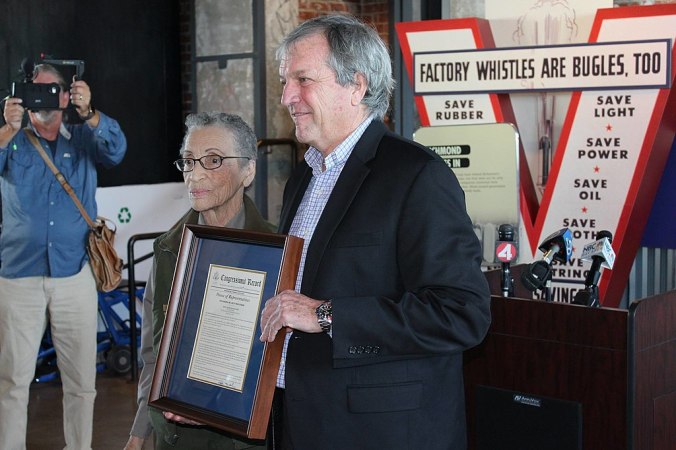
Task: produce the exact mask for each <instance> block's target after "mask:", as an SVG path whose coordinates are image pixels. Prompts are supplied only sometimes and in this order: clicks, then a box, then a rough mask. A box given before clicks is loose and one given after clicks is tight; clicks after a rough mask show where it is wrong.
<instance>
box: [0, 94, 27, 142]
mask: <svg viewBox="0 0 676 450" xmlns="http://www.w3.org/2000/svg"><path fill="white" fill-rule="evenodd" d="M22 102H23V100H21V99H20V98H16V97H8V98H6V99H5V109H4V111H3V116H4V118H5V122H7V125H9V126H10V128H11V129H12V131H13V132H14V133H16V132H17V131H19V130H20V129H21V121H22V120H23V113H24V107H23V106H21V103H22Z"/></svg>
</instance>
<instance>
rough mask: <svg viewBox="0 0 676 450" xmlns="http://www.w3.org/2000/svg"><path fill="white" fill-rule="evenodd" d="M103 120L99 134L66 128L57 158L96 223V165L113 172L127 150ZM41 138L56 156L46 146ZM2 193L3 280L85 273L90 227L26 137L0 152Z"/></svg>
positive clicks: (0, 268) (83, 128)
mask: <svg viewBox="0 0 676 450" xmlns="http://www.w3.org/2000/svg"><path fill="white" fill-rule="evenodd" d="M99 114H100V122H99V125H98V126H97V127H96V128H94V129H92V128H90V127H89V126H88V125H86V124H82V125H62V126H61V129H60V131H59V136H58V138H57V147H56V154H55V155H54V157H53V161H54V164H55V165H56V167H57V168H58V169H59V171H60V172H61V173H62V174H63V175H64V176H65V178H66V180H68V183H69V184H70V185H71V186H72V187H73V190H74V191H75V194H76V195H77V196H78V197H79V199H80V201H81V202H82V204H83V205H84V208H85V210H86V211H87V213H88V214H89V215H90V217H91V218H92V219H94V218H96V198H95V196H96V185H97V176H96V164H102V165H103V166H106V167H110V166H114V165H116V164H118V163H119V162H120V161H122V158H123V157H124V154H125V152H126V150H127V140H126V138H125V136H124V133H123V132H122V129H121V128H120V125H119V124H118V123H117V121H115V120H114V119H112V118H110V117H108V116H106V115H104V114H101V113H100V112H99ZM36 135H37V133H36ZM38 138H39V141H40V143H41V144H42V147H43V148H44V149H45V151H46V153H47V155H49V156H51V155H52V152H51V151H50V149H49V146H48V144H47V141H46V140H44V139H43V138H41V137H40V136H39V135H38ZM0 193H2V232H1V233H0V276H2V277H5V278H21V277H30V276H48V277H67V276H71V275H75V274H76V273H78V272H79V271H80V270H81V269H82V267H83V266H84V264H85V263H86V261H87V252H86V247H85V245H86V240H87V233H88V231H89V227H88V225H87V223H86V221H85V220H84V218H83V217H82V214H80V211H79V210H78V209H77V207H76V206H75V204H74V203H73V200H72V199H71V198H70V196H68V194H67V193H66V191H64V189H63V187H62V186H61V185H60V184H59V182H58V181H56V178H54V175H53V174H52V172H51V171H50V170H49V167H47V165H46V164H45V162H44V161H43V159H42V158H41V157H40V154H39V153H38V151H37V150H36V149H35V147H33V145H32V144H31V142H30V141H29V140H28V138H27V136H26V133H25V132H23V131H20V132H19V133H17V134H16V135H15V136H14V138H12V140H11V141H10V142H9V144H8V146H7V147H6V148H0Z"/></svg>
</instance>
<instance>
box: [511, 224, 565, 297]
mask: <svg viewBox="0 0 676 450" xmlns="http://www.w3.org/2000/svg"><path fill="white" fill-rule="evenodd" d="M538 248H539V249H540V251H542V252H544V255H542V259H541V260H540V261H535V262H534V263H532V264H530V265H529V266H528V267H527V269H526V270H524V271H523V272H522V273H521V282H522V283H523V285H524V286H525V287H526V289H528V290H529V291H532V292H535V291H536V290H538V289H540V290H544V291H545V300H547V301H550V300H551V292H550V285H551V281H552V263H553V262H554V261H559V262H562V263H566V262H568V261H570V258H571V256H572V255H573V235H572V233H571V232H570V230H569V229H568V228H562V229H560V230H559V231H557V232H555V233H552V234H550V235H549V236H547V237H546V238H545V240H544V241H542V243H541V244H540V247H538Z"/></svg>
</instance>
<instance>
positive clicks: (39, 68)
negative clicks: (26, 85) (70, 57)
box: [33, 64, 70, 92]
mask: <svg viewBox="0 0 676 450" xmlns="http://www.w3.org/2000/svg"><path fill="white" fill-rule="evenodd" d="M43 72H44V73H49V74H52V75H53V76H54V77H55V78H56V81H57V83H59V87H60V88H61V90H62V91H63V92H68V90H69V89H70V85H69V84H68V83H66V79H65V78H64V77H63V75H62V74H61V72H59V70H58V69H57V68H56V67H54V66H52V65H51V64H38V65H36V66H35V68H34V69H33V78H35V77H37V76H38V74H39V73H43Z"/></svg>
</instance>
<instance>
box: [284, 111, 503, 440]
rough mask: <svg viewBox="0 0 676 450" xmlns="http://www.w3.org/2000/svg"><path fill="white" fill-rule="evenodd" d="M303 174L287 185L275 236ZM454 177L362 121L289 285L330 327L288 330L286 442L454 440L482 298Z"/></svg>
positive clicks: (485, 316) (421, 150)
mask: <svg viewBox="0 0 676 450" xmlns="http://www.w3.org/2000/svg"><path fill="white" fill-rule="evenodd" d="M311 177H312V171H311V169H310V168H309V167H308V166H307V165H306V164H302V165H301V166H300V167H299V168H298V169H297V171H296V173H295V174H294V176H292V178H291V179H290V180H289V182H288V183H287V186H286V188H285V192H284V203H283V208H282V214H281V222H280V231H281V232H285V233H286V232H288V230H289V227H290V225H291V222H292V221H293V218H294V215H295V213H296V210H297V208H298V205H299V204H300V201H301V200H302V198H303V194H304V193H305V190H306V188H307V186H308V183H309V181H310V179H311ZM480 264H481V249H480V245H479V242H478V240H477V238H476V235H475V234H474V231H473V229H472V223H471V221H470V219H469V217H468V216H467V213H466V211H465V202H464V193H463V191H462V189H461V188H460V186H459V184H458V182H457V179H456V177H455V175H454V174H453V173H452V171H451V170H450V169H449V168H448V167H447V166H446V164H445V163H444V162H443V161H442V160H441V159H440V158H439V157H438V156H437V155H436V154H434V153H433V152H431V151H430V150H429V149H427V148H425V147H423V146H420V145H418V144H416V143H414V142H411V141H408V140H405V139H402V138H401V137H399V136H396V135H394V134H392V133H390V132H389V131H388V130H387V129H386V127H385V125H384V124H383V123H382V122H379V121H374V122H372V123H371V124H370V125H369V127H368V128H367V129H366V131H365V133H364V134H363V136H362V137H361V139H360V140H359V142H358V143H357V145H356V146H355V148H354V150H353V152H352V154H351V155H350V157H349V159H348V160H347V162H346V165H345V167H344V169H343V171H342V173H341V175H340V178H339V179H338V182H337V184H336V186H335V188H334V190H333V192H332V194H331V196H330V198H329V200H328V203H327V205H326V207H325V209H324V212H323V214H322V216H321V218H320V220H319V223H318V224H317V228H316V229H315V232H314V235H313V237H312V240H311V242H310V244H309V247H308V251H307V257H306V262H305V269H304V272H303V281H302V287H301V292H302V293H303V294H305V295H308V296H309V297H312V298H316V299H331V300H332V302H333V331H332V337H330V336H329V335H327V334H325V333H317V334H308V333H302V332H298V331H294V333H293V335H292V338H291V340H290V342H289V348H288V353H287V360H286V364H287V367H286V380H285V383H286V395H285V406H286V407H285V421H286V430H287V432H288V437H289V438H290V440H291V441H292V443H293V445H294V448H296V449H313V450H316V449H341V450H342V449H388V450H392V449H421V448H424V449H451V448H452V449H461V448H464V447H465V446H466V436H465V435H466V431H465V411H464V392H463V381H462V351H463V350H465V349H467V348H469V347H472V346H474V345H476V344H478V343H479V342H481V340H482V339H483V337H484V336H485V333H486V331H487V329H488V326H489V323H490V310H489V301H490V295H489V290H488V286H487V283H486V280H485V277H484V275H483V273H482V272H481V269H480Z"/></svg>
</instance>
